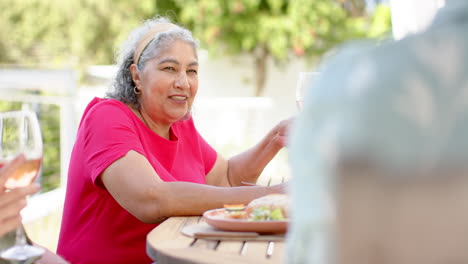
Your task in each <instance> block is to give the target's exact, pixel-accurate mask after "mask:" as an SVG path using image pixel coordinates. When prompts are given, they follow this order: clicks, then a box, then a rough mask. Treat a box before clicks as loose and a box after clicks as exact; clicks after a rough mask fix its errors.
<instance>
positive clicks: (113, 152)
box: [58, 18, 291, 264]
mask: <svg viewBox="0 0 468 264" xmlns="http://www.w3.org/2000/svg"><path fill="white" fill-rule="evenodd" d="M196 48H197V45H196V42H195V40H194V39H193V37H192V34H191V32H190V31H188V30H187V29H184V28H182V27H180V26H178V25H175V24H173V23H171V22H170V21H169V20H167V19H165V18H157V19H153V20H148V21H146V22H145V23H144V24H143V25H142V26H140V27H138V28H137V29H135V30H134V31H133V32H132V33H131V34H130V37H129V39H128V40H127V42H125V43H124V45H123V47H122V50H121V52H120V61H119V68H118V73H117V76H116V78H115V81H114V85H113V86H114V87H113V90H111V91H110V92H109V93H108V94H107V98H104V99H102V98H95V99H93V100H92V101H91V102H90V103H89V105H88V106H87V108H86V110H85V112H84V114H83V117H82V120H81V123H80V126H79V129H78V135H77V140H76V143H75V146H74V148H73V152H72V157H71V163H70V170H69V175H68V186H67V194H66V200H65V209H64V213H63V221H62V227H61V233H60V239H59V244H58V253H59V254H61V255H63V256H64V257H65V258H66V259H67V260H68V261H70V262H72V263H74V264H79V263H151V260H150V258H149V257H148V256H147V255H146V252H145V243H146V241H145V239H146V235H147V234H148V232H150V231H151V230H152V229H153V228H155V227H156V226H157V225H158V223H160V222H161V221H163V220H164V219H166V218H168V217H170V216H184V215H201V214H202V213H203V212H205V211H206V210H209V209H214V208H220V207H223V205H224V204H239V203H241V204H247V203H248V202H250V201H251V200H253V199H254V198H258V197H261V196H264V195H266V194H270V193H284V192H285V185H284V184H282V185H276V186H271V187H263V186H249V187H247V186H242V185H243V182H249V183H255V182H256V180H257V178H258V177H259V175H260V174H261V172H262V171H263V169H264V168H265V166H266V165H267V164H268V163H269V162H270V161H271V160H272V159H273V157H274V156H275V155H276V154H277V153H278V151H279V150H280V149H281V148H282V147H283V146H284V145H285V141H286V132H287V129H288V127H289V123H290V122H291V121H290V120H285V121H282V122H280V123H279V124H278V125H276V126H275V127H274V128H273V129H272V130H271V131H270V132H269V133H268V134H267V135H266V136H265V137H264V138H263V139H262V140H261V141H260V142H259V143H258V144H257V145H255V146H254V147H252V148H251V149H249V150H247V151H246V152H243V153H241V154H239V155H237V156H234V157H232V158H230V159H229V160H227V159H224V158H223V157H222V156H221V155H220V154H219V153H217V152H216V151H215V150H214V149H213V148H212V147H211V146H210V145H209V144H208V143H207V142H206V141H205V140H204V139H203V138H202V136H201V135H200V134H199V133H198V131H197V129H196V128H195V125H194V121H193V119H192V117H191V114H190V110H191V107H192V103H193V101H194V99H195V96H196V94H197V90H198V71H199V66H198V56H197V50H196Z"/></svg>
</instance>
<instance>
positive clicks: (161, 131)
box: [131, 107, 171, 140]
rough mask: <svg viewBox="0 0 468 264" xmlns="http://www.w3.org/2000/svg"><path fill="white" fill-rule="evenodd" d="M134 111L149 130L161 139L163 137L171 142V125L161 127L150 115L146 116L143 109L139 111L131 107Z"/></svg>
mask: <svg viewBox="0 0 468 264" xmlns="http://www.w3.org/2000/svg"><path fill="white" fill-rule="evenodd" d="M131 109H132V111H133V112H134V113H135V114H136V116H138V118H140V120H141V121H143V123H144V124H145V125H146V126H147V127H148V128H149V129H151V131H153V132H154V133H156V134H157V135H159V136H160V137H163V138H165V139H167V140H170V130H171V125H167V126H166V125H160V124H158V123H156V122H154V121H153V119H151V117H149V116H148V115H146V114H145V112H144V111H141V107H139V108H138V109H136V108H133V107H131Z"/></svg>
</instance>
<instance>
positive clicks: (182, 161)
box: [57, 98, 217, 264]
mask: <svg viewBox="0 0 468 264" xmlns="http://www.w3.org/2000/svg"><path fill="white" fill-rule="evenodd" d="M130 150H134V151H136V152H138V153H140V154H142V155H143V156H145V157H146V158H147V159H148V161H149V162H150V163H151V165H152V166H153V168H154V170H155V171H156V172H157V174H158V175H159V177H161V179H162V180H163V181H184V182H193V183H200V184H205V183H206V179H205V176H206V174H207V173H208V172H209V171H210V170H211V168H212V167H213V165H214V163H215V161H216V156H217V153H216V151H215V150H214V149H213V148H212V147H211V146H210V145H208V143H207V142H206V141H205V140H204V139H203V138H202V137H201V136H200V134H199V133H198V132H197V130H196V129H195V126H194V124H193V120H192V119H189V120H187V121H179V122H176V123H174V124H173V125H172V128H171V140H166V139H164V138H162V137H160V136H158V135H156V134H155V133H154V132H153V131H151V130H150V129H149V128H148V127H147V126H146V125H145V124H144V123H143V122H142V121H141V120H140V119H139V118H138V117H137V116H136V115H135V114H134V113H133V112H132V111H131V110H130V109H129V108H128V107H127V106H126V105H125V104H123V103H122V102H120V101H117V100H113V99H100V98H95V99H93V100H92V101H91V102H90V104H89V105H88V107H87V108H86V110H85V112H84V114H83V118H82V120H81V123H80V127H79V129H78V135H77V139H76V143H75V146H74V148H73V152H72V156H71V162H70V168H69V172H68V184H67V194H66V198H65V208H64V212H63V219H62V226H61V231H60V238H59V243H58V248H57V253H58V254H59V255H61V256H63V257H64V258H65V259H66V260H68V261H70V262H71V263H73V264H79V263H113V264H117V263H151V260H150V259H149V257H148V256H147V255H146V250H145V243H146V241H145V239H146V235H147V234H148V232H149V231H151V229H153V228H154V227H156V226H157V225H156V224H145V223H142V222H141V221H139V220H138V219H137V218H135V217H134V216H133V215H131V214H130V213H129V212H127V211H126V210H125V209H123V208H122V207H121V206H120V205H119V204H118V203H117V202H116V201H115V200H114V198H113V197H112V196H111V195H110V193H109V192H108V191H107V190H106V188H105V187H104V185H103V184H102V182H101V179H100V177H99V175H100V174H101V173H102V172H103V171H104V170H105V169H106V168H107V167H108V166H109V165H110V164H112V163H113V162H114V161H116V160H118V159H119V158H121V157H123V156H124V155H125V154H126V153H127V152H128V151H130ZM134 177H135V180H136V181H137V180H138V175H134Z"/></svg>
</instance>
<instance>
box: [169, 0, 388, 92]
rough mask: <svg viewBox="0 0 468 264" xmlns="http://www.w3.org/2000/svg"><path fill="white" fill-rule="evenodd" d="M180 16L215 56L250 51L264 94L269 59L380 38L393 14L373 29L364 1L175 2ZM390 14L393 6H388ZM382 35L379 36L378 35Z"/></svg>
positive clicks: (281, 59)
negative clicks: (350, 41)
mask: <svg viewBox="0 0 468 264" xmlns="http://www.w3.org/2000/svg"><path fill="white" fill-rule="evenodd" d="M174 2H175V3H176V4H177V6H178V7H179V9H180V20H181V22H182V23H183V24H184V25H187V26H188V27H189V28H191V29H192V30H193V31H194V34H195V35H196V36H198V37H199V38H200V39H201V42H202V44H203V47H205V48H207V49H208V50H209V52H210V53H211V54H220V53H227V54H233V55H235V54H239V53H249V54H251V55H252V56H253V58H254V61H255V62H254V64H255V72H256V84H255V87H256V91H255V95H256V96H260V95H262V93H263V88H264V83H265V79H266V74H267V66H266V65H267V64H266V62H267V59H268V58H270V57H271V58H273V59H274V60H275V61H276V62H284V61H286V60H288V59H290V58H291V57H292V56H297V57H302V56H305V57H308V58H311V57H317V56H319V55H321V54H323V53H324V52H326V51H327V50H329V49H330V48H331V47H333V46H335V45H337V44H339V43H342V42H343V41H346V40H350V39H355V38H364V37H378V36H380V35H382V34H385V33H386V32H387V31H388V30H389V29H390V16H388V15H387V16H385V12H383V11H381V12H380V13H379V15H384V16H385V18H386V20H385V21H382V20H379V22H383V23H380V24H379V29H378V30H377V29H374V30H373V31H372V32H374V35H370V34H369V32H370V31H369V29H371V28H373V21H374V18H373V17H371V16H368V15H367V14H366V13H365V5H364V1H363V0H340V1H333V0H292V1H289V0H232V1H223V0H219V1H212V0H174ZM385 10H386V13H389V9H388V8H387V9H385ZM377 33H378V34H377Z"/></svg>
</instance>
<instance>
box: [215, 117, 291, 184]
mask: <svg viewBox="0 0 468 264" xmlns="http://www.w3.org/2000/svg"><path fill="white" fill-rule="evenodd" d="M292 120H293V119H292V118H290V119H287V120H283V121H281V122H280V123H279V124H278V125H276V126H275V127H274V128H273V129H272V130H271V131H270V132H269V133H268V134H267V135H266V136H265V137H264V138H263V139H262V140H261V141H260V142H259V143H258V144H257V145H255V146H254V147H252V148H250V149H248V150H247V151H245V152H242V153H241V154H239V155H236V156H234V157H232V158H231V159H229V160H228V161H227V160H225V159H224V158H222V157H221V156H218V159H217V160H216V163H215V165H214V166H213V169H212V170H211V171H210V173H208V175H207V177H206V179H207V183H208V184H211V185H216V186H241V185H243V184H242V182H250V183H255V182H256V181H257V178H258V177H259V176H260V174H261V173H262V171H263V169H264V168H265V167H266V165H267V164H268V163H269V162H270V161H271V160H272V159H273V157H275V155H276V154H277V153H278V151H280V150H281V148H283V147H284V146H285V145H286V136H287V130H288V128H289V126H290V124H291V122H292Z"/></svg>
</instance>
